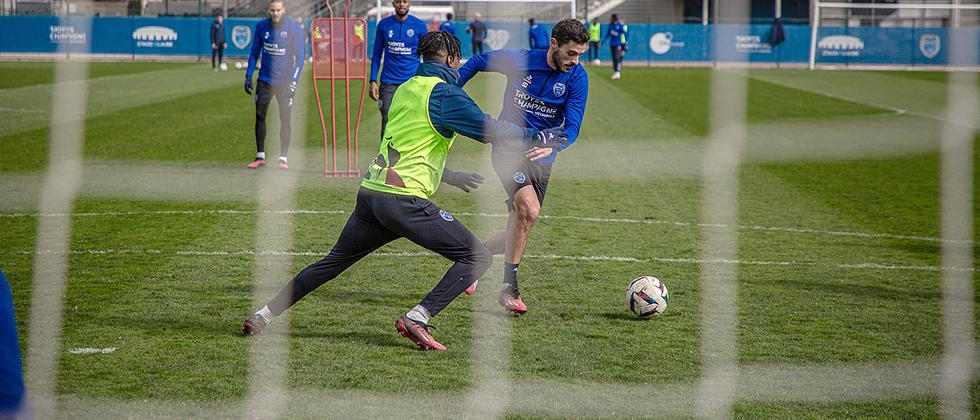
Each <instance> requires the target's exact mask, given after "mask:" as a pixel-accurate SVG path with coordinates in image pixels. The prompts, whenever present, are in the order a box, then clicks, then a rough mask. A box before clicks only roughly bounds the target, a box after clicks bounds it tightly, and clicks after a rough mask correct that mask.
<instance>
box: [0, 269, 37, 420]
mask: <svg viewBox="0 0 980 420" xmlns="http://www.w3.org/2000/svg"><path fill="white" fill-rule="evenodd" d="M24 395H25V390H24V372H23V370H22V366H21V363H20V341H18V339H17V321H16V319H15V318H14V298H13V294H12V292H11V290H10V284H8V283H7V278H6V277H4V275H3V270H0V419H20V418H25V419H28V418H31V417H32V416H31V415H30V414H31V413H30V408H29V407H28V405H27V401H26V399H25V398H24Z"/></svg>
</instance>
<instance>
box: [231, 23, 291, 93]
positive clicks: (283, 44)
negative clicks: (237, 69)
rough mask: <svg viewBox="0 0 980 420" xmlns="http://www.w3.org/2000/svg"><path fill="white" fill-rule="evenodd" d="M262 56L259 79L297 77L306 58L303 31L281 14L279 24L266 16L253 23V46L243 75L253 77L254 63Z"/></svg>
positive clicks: (279, 80) (286, 80) (275, 80)
mask: <svg viewBox="0 0 980 420" xmlns="http://www.w3.org/2000/svg"><path fill="white" fill-rule="evenodd" d="M260 55H261V56H262V68H261V69H260V70H259V80H261V81H263V82H266V83H269V84H273V85H277V84H282V83H289V82H293V81H298V80H299V76H300V74H302V73H303V64H304V63H305V62H306V34H304V33H303V28H302V27H300V26H299V24H298V23H296V21H294V20H292V19H287V18H283V20H282V22H281V23H280V25H279V26H278V27H276V26H273V25H272V21H270V20H269V19H265V20H263V21H261V22H259V23H258V24H256V25H255V35H254V37H253V40H252V50H251V52H250V53H249V55H248V69H246V70H245V78H246V79H250V80H251V79H252V74H253V73H254V72H255V63H256V61H258V60H259V56H260Z"/></svg>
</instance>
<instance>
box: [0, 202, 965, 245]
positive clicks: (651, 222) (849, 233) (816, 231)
mask: <svg viewBox="0 0 980 420" xmlns="http://www.w3.org/2000/svg"><path fill="white" fill-rule="evenodd" d="M452 213H453V214H455V215H457V216H473V217H491V218H498V219H506V218H507V215H506V214H499V213H473V212H458V213H457V212H452ZM195 214H204V215H255V214H283V215H296V214H298V215H304V214H306V215H341V214H343V215H346V214H350V211H349V210H272V211H258V210H226V209H213V210H148V211H106V212H78V213H0V218H17V217H67V216H76V217H120V216H153V215H195ZM539 218H541V219H555V220H577V221H582V222H595V223H636V224H646V225H667V226H685V227H702V228H727V227H728V225H725V224H712V223H695V222H677V221H669V220H652V219H625V218H610V217H590V216H556V215H547V214H543V215H541V216H539ZM736 227H737V228H738V229H744V230H758V231H765V232H788V233H805V234H813V235H830V236H853V237H858V238H882V239H902V240H910V241H924V242H940V243H947V242H948V243H973V241H972V240H956V239H944V238H937V237H934V236H916V235H900V234H893V233H873V232H855V231H846V230H826V229H812V228H791V227H780V226H759V225H737V226H736Z"/></svg>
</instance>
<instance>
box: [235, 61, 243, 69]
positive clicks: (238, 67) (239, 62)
mask: <svg viewBox="0 0 980 420" xmlns="http://www.w3.org/2000/svg"><path fill="white" fill-rule="evenodd" d="M241 69H242V62H241V61H236V62H235V70H241Z"/></svg>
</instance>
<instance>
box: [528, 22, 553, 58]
mask: <svg viewBox="0 0 980 420" xmlns="http://www.w3.org/2000/svg"><path fill="white" fill-rule="evenodd" d="M527 24H528V25H530V26H531V27H530V28H528V30H527V42H528V45H530V48H531V49H532V50H546V49H548V46H549V42H548V39H549V38H548V31H547V30H546V29H544V26H541V25H539V24H537V23H534V18H531V19H528V20H527Z"/></svg>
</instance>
